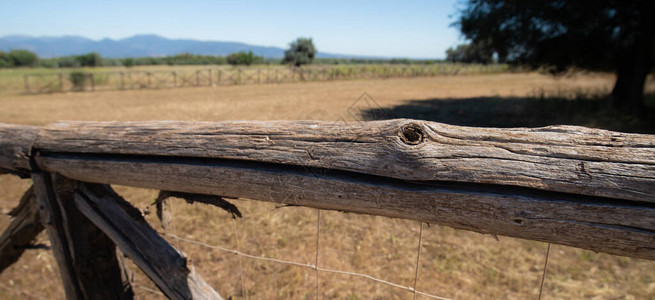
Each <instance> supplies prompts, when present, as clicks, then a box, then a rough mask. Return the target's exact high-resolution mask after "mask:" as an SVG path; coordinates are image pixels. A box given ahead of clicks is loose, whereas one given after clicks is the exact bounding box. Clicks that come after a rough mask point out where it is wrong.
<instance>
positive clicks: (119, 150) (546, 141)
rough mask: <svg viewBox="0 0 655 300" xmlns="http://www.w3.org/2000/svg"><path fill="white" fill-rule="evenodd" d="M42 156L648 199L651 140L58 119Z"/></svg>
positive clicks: (424, 125) (359, 126) (439, 128)
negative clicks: (158, 159) (176, 161)
mask: <svg viewBox="0 0 655 300" xmlns="http://www.w3.org/2000/svg"><path fill="white" fill-rule="evenodd" d="M35 147H36V149H39V150H41V151H45V152H62V153H94V154H112V155H114V154H126V155H147V156H181V157H197V158H213V159H216V158H218V159H230V160H246V161H258V162H269V163H277V164H285V165H300V166H306V167H310V168H325V169H334V170H343V171H351V172H357V173H363V174H371V175H377V176H383V177H388V178H394V179H401V180H407V181H421V182H427V181H452V182H467V183H476V184H494V185H508V186H521V187H529V188H535V189H540V190H547V191H557V192H565V193H572V194H583V195H591V196H600V197H610V198H618V199H626V200H633V201H643V202H651V203H655V138H654V137H653V135H644V134H628V133H619V132H611V131H606V130H598V129H590V128H584V127H577V126H550V127H543V128H511V129H494V128H473V127H462V126H453V125H446V124H441V123H435V122H427V121H416V120H405V119H400V120H388V121H374V122H355V123H344V122H319V121H273V122H270V121H267V122H257V121H247V122H216V123H212V122H62V123H55V124H51V125H48V126H46V127H45V128H43V130H41V131H40V132H39V134H38V137H37V140H36V143H35Z"/></svg>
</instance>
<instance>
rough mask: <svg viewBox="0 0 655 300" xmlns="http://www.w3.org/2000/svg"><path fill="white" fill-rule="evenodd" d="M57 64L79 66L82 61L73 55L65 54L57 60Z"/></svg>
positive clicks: (68, 66)
mask: <svg viewBox="0 0 655 300" xmlns="http://www.w3.org/2000/svg"><path fill="white" fill-rule="evenodd" d="M57 65H59V67H60V68H79V67H80V62H79V61H78V60H77V59H76V58H75V57H73V56H65V57H60V58H59V59H58V60H57Z"/></svg>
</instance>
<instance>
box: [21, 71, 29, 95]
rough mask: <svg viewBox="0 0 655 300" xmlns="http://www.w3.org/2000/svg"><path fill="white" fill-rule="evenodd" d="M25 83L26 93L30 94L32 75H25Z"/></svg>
mask: <svg viewBox="0 0 655 300" xmlns="http://www.w3.org/2000/svg"><path fill="white" fill-rule="evenodd" d="M23 83H24V84H25V92H27V93H28V94H29V93H30V75H28V74H25V75H23Z"/></svg>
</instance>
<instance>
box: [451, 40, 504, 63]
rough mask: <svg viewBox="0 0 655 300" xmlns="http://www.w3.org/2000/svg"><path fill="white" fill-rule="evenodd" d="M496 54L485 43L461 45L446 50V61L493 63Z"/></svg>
mask: <svg viewBox="0 0 655 300" xmlns="http://www.w3.org/2000/svg"><path fill="white" fill-rule="evenodd" d="M493 55H494V52H493V50H491V49H490V47H488V46H487V45H486V44H484V43H471V44H460V45H457V47H456V48H452V47H451V48H448V50H446V60H447V61H450V62H462V63H478V64H489V63H493V62H494V59H493Z"/></svg>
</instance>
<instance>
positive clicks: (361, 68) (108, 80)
mask: <svg viewBox="0 0 655 300" xmlns="http://www.w3.org/2000/svg"><path fill="white" fill-rule="evenodd" d="M506 70H507V66H505V65H471V64H453V63H440V64H432V65H336V66H309V67H234V68H220V67H214V68H201V69H195V70H189V69H170V70H153V71H145V70H125V71H110V72H95V71H73V72H68V73H42V74H25V75H24V76H23V87H24V91H25V92H26V93H29V94H39V93H55V92H68V91H78V92H79V91H102V90H138V89H162V88H181V87H201V86H205V87H207V86H224V85H244V84H264V83H268V84H271V83H288V82H306V81H329V80H345V79H372V78H399V77H419V76H438V75H458V74H490V73H499V72H504V71H506Z"/></svg>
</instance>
